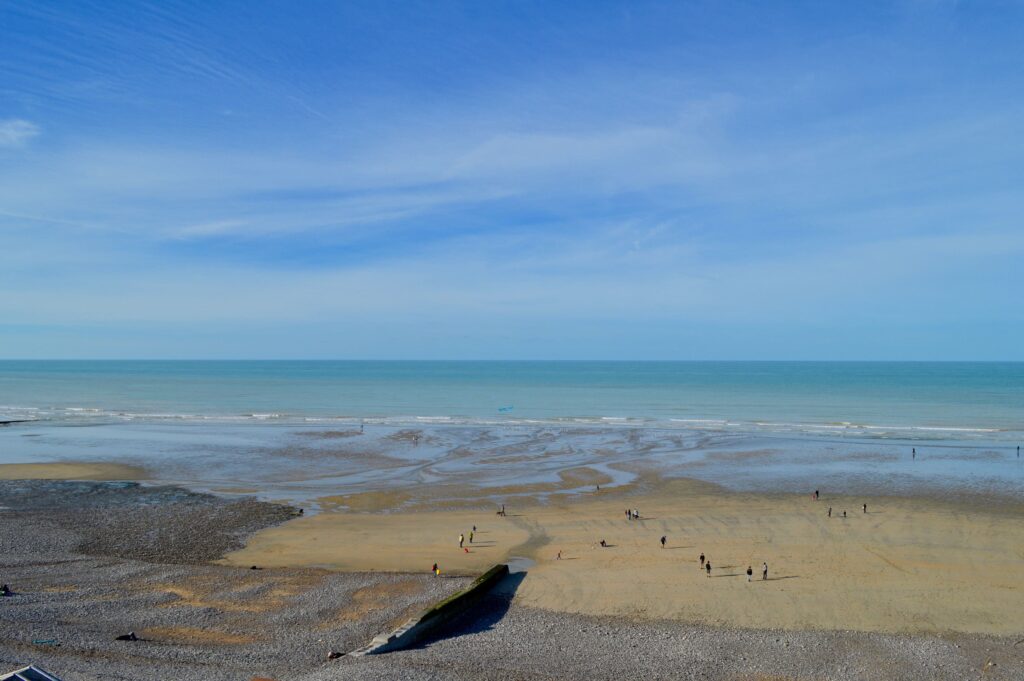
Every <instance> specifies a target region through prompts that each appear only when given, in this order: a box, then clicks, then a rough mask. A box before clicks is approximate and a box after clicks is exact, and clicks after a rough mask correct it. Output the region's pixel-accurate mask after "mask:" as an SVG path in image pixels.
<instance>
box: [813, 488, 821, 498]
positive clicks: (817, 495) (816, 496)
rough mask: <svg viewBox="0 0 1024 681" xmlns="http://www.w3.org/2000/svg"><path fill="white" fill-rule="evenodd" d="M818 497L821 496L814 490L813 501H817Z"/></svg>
mask: <svg viewBox="0 0 1024 681" xmlns="http://www.w3.org/2000/svg"><path fill="white" fill-rule="evenodd" d="M820 497H821V494H820V493H819V492H818V490H814V500H815V501H817V500H818V499H819V498H820Z"/></svg>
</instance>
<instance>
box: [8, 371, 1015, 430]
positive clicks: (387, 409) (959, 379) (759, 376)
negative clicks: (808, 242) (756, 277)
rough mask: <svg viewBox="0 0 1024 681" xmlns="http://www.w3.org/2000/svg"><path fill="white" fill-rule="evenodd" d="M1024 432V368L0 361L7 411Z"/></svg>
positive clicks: (86, 416) (21, 414)
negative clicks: (627, 422)
mask: <svg viewBox="0 0 1024 681" xmlns="http://www.w3.org/2000/svg"><path fill="white" fill-rule="evenodd" d="M23 418H31V419H40V420H45V421H47V422H53V423H57V422H104V421H114V422H118V421H121V422H123V421H129V420H146V421H159V420H190V419H191V420H218V419H219V420H234V421H240V420H247V419H249V420H268V419H269V420H291V421H312V420H318V419H341V420H345V419H389V420H393V421H399V420H403V419H406V420H415V419H417V418H420V419H423V418H431V419H453V420H458V421H460V422H485V423H494V422H517V421H550V422H559V421H569V422H571V421H574V420H575V421H583V422H586V421H601V420H604V421H605V422H614V421H615V420H623V419H628V420H630V421H632V422H635V423H647V424H657V425H659V426H661V427H671V426H673V425H676V426H679V427H708V428H714V427H731V428H735V429H752V430H758V429H769V430H776V431H793V432H805V431H807V430H817V431H823V432H824V431H853V432H856V433H858V434H861V435H879V436H892V435H894V434H898V435H900V436H905V437H922V438H930V437H935V436H940V437H941V433H943V432H963V433H971V432H981V433H987V434H988V435H987V437H992V438H1002V437H1010V438H1011V439H1014V438H1016V437H1018V434H1019V433H1021V432H1022V431H1024V363H970V362H941V363H935V362H500V361H495V362H413V361H410V362H348V361H322V362H320V361H308V362H290V361H280V362H278V361H265V362H250V361H238V362H224V361H209V362H203V361H107V362H104V361H95V362H94V361H52V362H47V361H0V419H23Z"/></svg>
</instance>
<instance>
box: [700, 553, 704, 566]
mask: <svg viewBox="0 0 1024 681" xmlns="http://www.w3.org/2000/svg"><path fill="white" fill-rule="evenodd" d="M700 566H701V567H704V554H703V553H701V554H700Z"/></svg>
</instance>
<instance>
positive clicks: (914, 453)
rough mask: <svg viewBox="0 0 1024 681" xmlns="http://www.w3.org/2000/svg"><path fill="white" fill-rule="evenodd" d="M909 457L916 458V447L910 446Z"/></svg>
mask: <svg viewBox="0 0 1024 681" xmlns="http://www.w3.org/2000/svg"><path fill="white" fill-rule="evenodd" d="M910 458H911V459H916V458H917V447H911V448H910Z"/></svg>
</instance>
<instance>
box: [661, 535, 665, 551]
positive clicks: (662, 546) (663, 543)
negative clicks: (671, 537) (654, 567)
mask: <svg viewBox="0 0 1024 681" xmlns="http://www.w3.org/2000/svg"><path fill="white" fill-rule="evenodd" d="M661 548H665V535H661Z"/></svg>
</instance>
